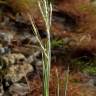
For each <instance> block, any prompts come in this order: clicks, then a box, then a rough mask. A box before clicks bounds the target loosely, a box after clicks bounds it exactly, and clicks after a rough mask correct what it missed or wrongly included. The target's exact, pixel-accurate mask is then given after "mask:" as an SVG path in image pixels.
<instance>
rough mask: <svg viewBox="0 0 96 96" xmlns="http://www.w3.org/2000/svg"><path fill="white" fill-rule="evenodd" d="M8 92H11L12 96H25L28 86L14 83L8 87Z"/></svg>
mask: <svg viewBox="0 0 96 96" xmlns="http://www.w3.org/2000/svg"><path fill="white" fill-rule="evenodd" d="M9 92H10V93H11V94H12V96H18V95H19V96H26V94H27V93H28V92H29V88H28V86H27V85H26V84H23V83H21V84H20V83H14V84H13V85H12V86H11V87H10V89H9Z"/></svg>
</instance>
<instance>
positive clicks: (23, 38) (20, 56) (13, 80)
mask: <svg viewBox="0 0 96 96" xmlns="http://www.w3.org/2000/svg"><path fill="white" fill-rule="evenodd" d="M1 1H2V0H1ZM5 1H7V0H5ZM7 2H8V3H5V2H4V3H2V2H0V14H1V15H0V96H42V56H41V49H40V47H39V45H38V42H37V40H36V37H35V36H34V34H33V30H32V26H31V24H30V21H29V20H28V18H27V17H26V15H25V12H26V11H24V12H23V11H22V10H24V9H23V8H25V6H21V7H20V5H19V3H17V2H12V0H9V1H7ZM76 2H77V1H76V0H67V1H66V0H56V2H55V4H54V6H53V18H52V28H51V31H52V32H51V41H52V68H51V78H50V96H57V95H56V93H57V86H58V85H57V82H58V76H59V80H60V96H64V90H65V89H64V84H65V83H64V81H65V79H66V72H67V69H68V66H69V71H70V72H69V79H68V89H67V96H95V94H96V69H92V68H93V67H94V68H96V45H95V43H96V38H95V37H96V33H95V30H96V27H95V25H96V24H95V23H96V18H95V17H96V14H95V10H94V7H92V6H93V5H94V4H95V1H94V2H91V1H90V0H85V1H84V0H78V3H76ZM10 4H11V5H10ZM16 4H18V10H16V6H17V5H16ZM83 4H85V5H83ZM90 4H91V5H90ZM21 5H22V4H21ZM23 5H24V4H23ZM77 5H78V6H77ZM81 5H82V6H81ZM89 6H90V7H89ZM94 6H95V5H94ZM32 8H33V7H32ZM33 10H34V9H33ZM37 10H38V9H35V11H34V14H35V12H37V13H38V16H35V15H34V20H35V22H36V26H37V27H38V29H39V33H40V36H41V38H42V41H45V40H46V32H45V30H44V24H43V21H42V20H41V17H40V13H39V12H38V11H37ZM31 11H32V10H31ZM32 12H33V11H32ZM87 67H88V68H89V67H91V71H90V70H89V69H88V68H87ZM57 74H58V76H57Z"/></svg>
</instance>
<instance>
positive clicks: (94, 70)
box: [83, 66, 96, 75]
mask: <svg viewBox="0 0 96 96" xmlns="http://www.w3.org/2000/svg"><path fill="white" fill-rule="evenodd" d="M83 71H84V72H85V73H88V74H90V75H96V66H95V67H91V66H88V67H86V68H84V69H83Z"/></svg>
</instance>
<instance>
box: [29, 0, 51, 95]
mask: <svg viewBox="0 0 96 96" xmlns="http://www.w3.org/2000/svg"><path fill="white" fill-rule="evenodd" d="M38 6H39V9H40V11H41V13H42V17H43V20H44V22H45V27H46V32H47V42H46V44H43V43H42V41H41V39H40V37H39V35H38V34H39V33H38V30H37V28H36V26H35V24H34V21H33V19H32V17H31V15H30V14H28V17H29V19H30V22H31V24H32V28H33V30H34V34H35V36H36V39H37V40H38V43H39V45H40V47H41V49H42V63H43V96H49V79H50V67H51V39H50V27H51V18H52V5H51V3H49V1H48V0H40V1H39V2H38Z"/></svg>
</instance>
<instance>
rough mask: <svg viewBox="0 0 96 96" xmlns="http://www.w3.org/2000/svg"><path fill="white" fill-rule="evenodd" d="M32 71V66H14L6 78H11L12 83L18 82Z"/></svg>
mask: <svg viewBox="0 0 96 96" xmlns="http://www.w3.org/2000/svg"><path fill="white" fill-rule="evenodd" d="M32 71H33V67H32V66H31V65H30V64H18V65H12V66H11V67H9V69H8V72H7V74H6V76H5V78H11V80H12V82H17V81H19V80H21V79H22V78H23V77H25V76H26V75H27V74H28V73H29V72H32Z"/></svg>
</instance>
